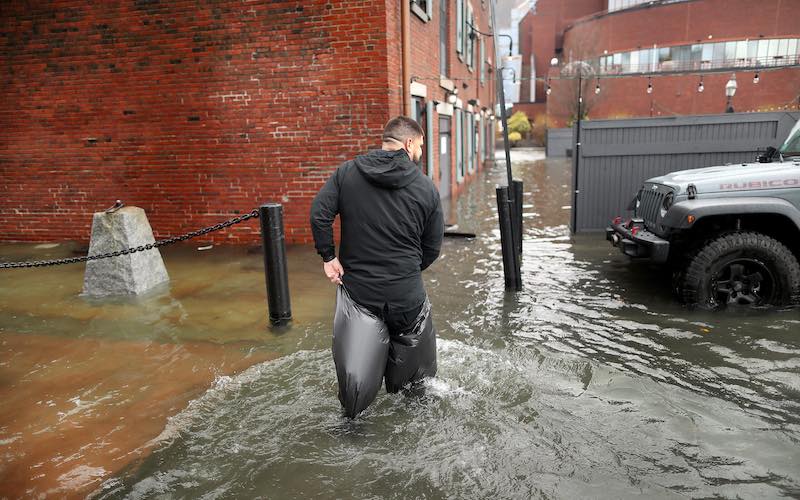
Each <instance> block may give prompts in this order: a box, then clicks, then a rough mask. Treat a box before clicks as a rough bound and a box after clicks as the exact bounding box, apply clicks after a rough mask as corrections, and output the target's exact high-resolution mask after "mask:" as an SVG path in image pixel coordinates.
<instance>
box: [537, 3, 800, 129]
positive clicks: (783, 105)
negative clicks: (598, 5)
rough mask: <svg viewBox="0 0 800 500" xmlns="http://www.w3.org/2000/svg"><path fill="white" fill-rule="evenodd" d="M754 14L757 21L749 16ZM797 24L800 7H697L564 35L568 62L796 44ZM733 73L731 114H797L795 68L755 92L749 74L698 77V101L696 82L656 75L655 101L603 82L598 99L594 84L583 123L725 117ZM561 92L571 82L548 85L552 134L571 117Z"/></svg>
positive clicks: (623, 17)
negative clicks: (711, 45)
mask: <svg viewBox="0 0 800 500" xmlns="http://www.w3.org/2000/svg"><path fill="white" fill-rule="evenodd" d="M754 10H756V11H757V13H758V14H757V15H753V12H754ZM798 18H800V2H785V1H781V0H764V1H759V2H754V1H752V0H697V1H694V2H682V3H675V4H665V5H654V6H647V5H643V6H641V7H639V8H634V9H630V10H622V11H617V12H614V13H610V14H607V15H599V16H596V17H594V18H591V19H588V20H581V21H580V22H577V23H576V24H575V25H574V26H573V27H572V28H570V29H568V30H567V31H566V32H565V34H564V54H565V57H566V59H567V60H568V57H569V54H570V52H573V53H575V54H582V56H583V57H597V56H600V55H602V54H603V51H604V50H608V53H609V54H610V53H614V52H619V51H626V50H635V49H636V48H639V47H652V45H653V44H657V45H659V46H661V45H664V46H669V45H683V44H691V43H697V42H709V41H714V42H721V41H726V40H744V39H746V38H751V39H753V38H758V37H759V36H764V37H782V36H800V24H797V21H796V20H797V19H798ZM654 22H657V27H654V24H653V23H654ZM656 28H657V29H656ZM709 35H711V37H712V38H711V39H709V38H708V37H709ZM587 48H588V50H587ZM732 73H736V75H737V83H738V90H737V92H736V96H735V97H734V98H733V103H732V104H733V107H734V109H735V110H736V111H742V112H747V111H769V110H778V109H798V97H800V70H798V69H797V68H795V69H779V70H773V71H763V72H761V73H760V82H759V83H758V84H754V83H753V72H752V71H747V72H741V71H739V72H737V71H734V70H733V69H731V70H730V71H726V72H723V73H718V74H705V75H703V85H704V88H705V90H704V92H702V93H699V92H697V87H698V83H699V82H700V76H699V75H683V76H682V75H675V76H667V75H658V74H656V75H654V76H653V77H652V82H653V89H654V90H653V93H652V94H648V93H647V92H646V89H647V83H648V79H647V77H642V76H631V77H618V78H605V79H602V78H601V79H600V86H601V93H600V95H595V94H594V92H593V89H594V86H595V83H594V82H591V85H590V86H589V87H588V88H589V92H588V93H587V95H586V102H587V105H588V107H589V108H590V109H589V113H588V116H589V118H590V119H591V118H595V119H602V118H629V117H646V116H671V115H694V114H716V113H722V112H724V111H725V107H726V99H725V90H724V89H725V84H726V83H727V81H728V79H729V78H730V76H731V74H732ZM565 85H570V82H569V81H564V82H556V81H555V80H553V82H552V86H553V92H552V94H551V96H550V97H551V99H550V100H549V101H548V110H547V113H548V119H549V122H550V125H551V126H555V127H559V126H565V124H566V121H567V115H568V110H567V109H565V104H564V101H565V96H566V95H568V94H564V86H565ZM572 85H575V84H574V82H573V83H572Z"/></svg>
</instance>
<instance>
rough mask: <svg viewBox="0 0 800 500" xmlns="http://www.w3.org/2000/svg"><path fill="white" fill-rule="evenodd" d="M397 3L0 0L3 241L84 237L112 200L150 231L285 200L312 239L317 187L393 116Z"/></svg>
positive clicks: (298, 237)
mask: <svg viewBox="0 0 800 500" xmlns="http://www.w3.org/2000/svg"><path fill="white" fill-rule="evenodd" d="M391 3H392V2H390V1H389V0H351V1H347V2H345V1H343V0H327V1H325V0H308V1H284V2H269V3H260V2H254V3H243V2H241V1H239V0H235V1H234V0H220V1H214V2H211V1H208V2H203V1H200V2H198V1H194V0H193V1H188V0H170V1H162V2H159V1H157V0H150V1H144V0H142V1H126V2H114V3H110V2H109V3H106V2H99V3H96V4H94V5H91V4H89V3H87V2H83V1H77V0H62V1H59V2H47V1H38V2H5V3H4V5H3V9H2V10H0V66H1V67H2V74H3V99H2V101H0V226H2V228H3V230H2V233H0V240H2V241H14V240H24V241H53V240H70V239H74V240H80V241H86V240H87V239H88V236H89V231H90V226H91V216H92V212H94V211H97V210H99V209H103V208H105V207H107V206H110V205H111V204H112V203H113V202H114V200H116V199H118V198H119V199H122V200H123V201H124V202H125V203H126V204H128V205H136V206H140V207H142V208H144V209H145V211H146V212H147V214H148V217H149V219H150V223H151V225H152V227H153V229H154V232H155V234H156V237H157V238H160V237H165V236H169V235H175V234H178V233H182V232H185V231H189V230H193V229H197V228H200V227H203V226H206V225H210V224H213V223H216V222H219V221H221V220H225V219H227V218H229V217H231V216H233V215H234V213H236V212H235V211H237V210H238V211H242V212H244V211H248V210H250V209H252V208H254V207H256V206H258V205H259V204H261V203H262V202H268V201H277V202H282V203H283V204H284V208H285V219H286V232H287V241H288V242H290V243H299V242H307V241H310V233H309V227H308V212H309V207H310V203H311V199H312V198H313V196H314V194H315V193H316V191H317V190H318V188H319V186H320V185H321V183H322V182H323V181H324V179H325V178H327V177H328V175H330V172H331V171H332V170H333V169H334V168H336V166H338V164H339V163H340V162H342V161H343V160H345V159H347V158H350V157H352V156H354V155H355V154H357V153H360V152H363V151H364V150H366V149H367V148H368V147H369V146H370V145H374V144H375V143H376V141H377V140H378V139H379V137H380V131H381V129H382V126H383V124H384V123H385V121H386V119H387V118H388V116H389V109H390V102H389V101H390V99H388V97H387V80H388V79H390V78H389V77H388V76H387V75H389V68H387V61H388V60H389V59H387V33H386V27H387V17H386V13H385V9H386V5H390V4H391ZM388 40H389V41H388V44H389V45H392V44H394V39H393V38H392V37H389V38H388ZM210 238H211V239H213V241H215V242H233V243H245V242H255V241H258V238H259V236H258V223H257V221H249V222H248V223H245V224H242V225H239V226H234V227H232V228H229V229H228V230H226V231H224V232H217V233H214V234H213V235H210Z"/></svg>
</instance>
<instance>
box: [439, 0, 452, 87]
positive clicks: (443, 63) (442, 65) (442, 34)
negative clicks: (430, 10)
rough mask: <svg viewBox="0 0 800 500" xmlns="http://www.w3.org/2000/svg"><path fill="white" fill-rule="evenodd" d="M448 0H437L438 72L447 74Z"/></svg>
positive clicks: (443, 74)
mask: <svg viewBox="0 0 800 500" xmlns="http://www.w3.org/2000/svg"><path fill="white" fill-rule="evenodd" d="M448 3H450V2H449V0H439V74H440V75H442V76H447V45H448V42H449V38H450V37H448V36H447V4H448Z"/></svg>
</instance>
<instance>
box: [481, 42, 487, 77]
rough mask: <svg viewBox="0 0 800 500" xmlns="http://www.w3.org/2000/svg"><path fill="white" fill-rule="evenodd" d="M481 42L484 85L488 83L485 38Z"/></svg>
mask: <svg viewBox="0 0 800 500" xmlns="http://www.w3.org/2000/svg"><path fill="white" fill-rule="evenodd" d="M480 41H481V43H480V46H481V53H480V58H481V63H480V64H481V85H483V83H484V82H485V81H486V64H485V63H486V47H485V45H484V42H483V37H481V38H480Z"/></svg>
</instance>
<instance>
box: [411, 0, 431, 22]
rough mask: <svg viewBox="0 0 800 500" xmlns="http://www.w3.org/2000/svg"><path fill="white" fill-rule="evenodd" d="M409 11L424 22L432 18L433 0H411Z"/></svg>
mask: <svg viewBox="0 0 800 500" xmlns="http://www.w3.org/2000/svg"><path fill="white" fill-rule="evenodd" d="M411 12H413V13H414V14H416V15H417V17H419V18H420V19H422V20H423V21H425V22H428V21H430V20H431V19H433V0H411Z"/></svg>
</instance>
